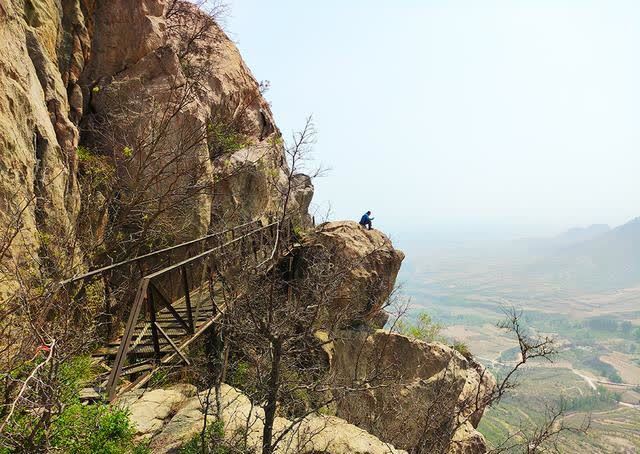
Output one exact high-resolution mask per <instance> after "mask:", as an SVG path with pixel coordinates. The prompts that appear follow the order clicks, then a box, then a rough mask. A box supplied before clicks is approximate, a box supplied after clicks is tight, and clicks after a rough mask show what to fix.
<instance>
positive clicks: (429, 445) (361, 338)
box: [331, 330, 495, 453]
mask: <svg viewBox="0 0 640 454" xmlns="http://www.w3.org/2000/svg"><path fill="white" fill-rule="evenodd" d="M331 364H332V368H333V371H334V373H336V374H337V375H338V376H339V377H340V376H342V377H360V378H361V379H368V380H371V378H372V377H373V380H371V381H372V383H371V387H370V389H367V390H364V391H363V392H357V393H350V394H347V395H346V396H345V397H344V398H342V399H340V401H339V402H338V405H337V415H338V416H339V417H341V418H344V419H346V420H347V421H349V422H351V423H352V424H355V425H357V426H359V427H362V428H363V429H366V430H367V431H369V432H370V433H372V434H374V435H376V436H378V437H380V438H382V439H383V440H387V441H389V442H390V443H393V444H394V445H395V446H398V447H401V448H405V449H412V448H413V449H416V448H419V449H418V452H447V451H448V450H449V449H451V450H453V449H454V447H456V446H458V447H459V446H462V445H464V446H467V447H469V449H470V450H467V449H466V448H465V449H463V450H462V451H459V452H474V453H476V452H484V451H485V450H486V446H485V444H484V438H483V437H482V435H480V434H479V433H478V432H476V431H475V430H474V426H477V424H478V423H479V422H480V418H481V416H482V412H483V410H484V408H477V407H476V406H475V405H474V404H475V402H476V400H475V397H476V395H477V396H478V397H479V399H478V401H479V402H482V401H483V398H484V397H485V396H486V394H487V393H488V392H489V391H490V390H491V389H492V388H493V386H495V380H494V379H493V376H491V375H490V374H488V373H485V372H484V371H483V369H482V368H481V367H480V366H479V365H477V364H476V363H474V362H473V361H470V360H468V359H466V358H465V357H463V356H462V355H461V354H460V353H458V352H457V351H455V350H454V349H453V348H451V347H448V346H446V345H444V344H441V343H437V342H433V343H426V342H423V341H420V340H416V339H412V338H409V337H407V336H403V335H401V334H397V333H391V332H388V331H385V330H376V331H373V332H371V333H366V332H354V331H351V332H343V333H341V336H339V337H338V338H337V340H335V341H334V343H333V351H332V361H331ZM467 419H468V422H465V421H466V420H467ZM459 423H462V424H459ZM459 426H460V427H459ZM452 441H453V442H452ZM471 446H475V447H474V448H473V449H471ZM478 446H479V447H478Z"/></svg>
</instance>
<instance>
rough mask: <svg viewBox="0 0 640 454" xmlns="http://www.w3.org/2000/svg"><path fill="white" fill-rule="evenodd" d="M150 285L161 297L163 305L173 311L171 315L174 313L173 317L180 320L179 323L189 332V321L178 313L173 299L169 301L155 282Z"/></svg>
mask: <svg viewBox="0 0 640 454" xmlns="http://www.w3.org/2000/svg"><path fill="white" fill-rule="evenodd" d="M150 286H151V289H153V292H154V293H155V294H156V295H157V296H158V297H159V299H160V301H161V303H162V305H163V306H164V307H165V308H166V309H167V310H168V311H169V312H170V313H171V315H173V317H174V318H175V319H176V320H177V321H178V323H180V324H181V325H182V327H183V328H184V329H185V331H187V332H189V325H188V324H187V322H185V321H184V319H183V318H182V317H181V316H180V314H178V311H176V310H175V309H174V307H173V306H172V305H171V301H169V299H168V298H167V297H166V296H164V294H163V293H162V292H161V291H160V289H159V288H158V287H156V286H155V284H153V283H151V284H150Z"/></svg>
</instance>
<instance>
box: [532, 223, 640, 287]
mask: <svg viewBox="0 0 640 454" xmlns="http://www.w3.org/2000/svg"><path fill="white" fill-rule="evenodd" d="M551 241H552V243H557V246H556V247H555V248H553V249H555V250H554V251H553V252H551V253H550V254H549V255H547V256H545V257H544V258H541V259H540V260H537V261H536V262H535V263H534V264H532V265H530V266H528V267H526V268H527V272H531V273H535V274H537V275H540V276H545V277H548V278H549V279H550V280H552V281H560V282H561V283H565V284H569V285H570V286H579V287H584V288H588V289H594V290H596V289H597V290H610V289H616V288H624V287H627V286H630V285H634V284H640V217H638V218H635V219H633V220H631V221H629V222H627V223H626V224H623V225H621V226H619V227H616V228H614V229H610V228H609V227H608V226H605V225H602V224H595V225H592V226H590V227H587V228H584V229H571V230H569V231H567V232H565V233H564V234H561V235H559V236H558V237H555V238H554V239H553V240H551ZM563 242H564V243H565V244H564V245H562V243H563ZM558 246H559V247H558Z"/></svg>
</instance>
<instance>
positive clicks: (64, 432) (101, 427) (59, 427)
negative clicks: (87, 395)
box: [51, 403, 149, 454]
mask: <svg viewBox="0 0 640 454" xmlns="http://www.w3.org/2000/svg"><path fill="white" fill-rule="evenodd" d="M51 432H52V438H51V445H52V446H53V447H55V448H57V449H59V450H60V451H62V452H66V453H70V454H94V453H95V454H120V453H131V454H142V453H147V452H149V450H148V449H147V447H146V446H145V445H143V444H140V443H135V442H134V441H133V437H134V435H135V429H134V427H133V426H132V424H131V422H130V421H129V415H128V413H127V412H126V411H125V410H122V409H120V408H116V407H111V406H109V405H107V404H98V405H82V404H79V403H77V404H73V405H70V406H69V407H67V408H66V409H65V410H64V411H63V412H62V413H61V414H60V415H59V416H58V417H57V418H56V419H55V420H54V422H53V424H52V431H51Z"/></svg>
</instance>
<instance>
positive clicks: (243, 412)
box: [121, 384, 404, 454]
mask: <svg viewBox="0 0 640 454" xmlns="http://www.w3.org/2000/svg"><path fill="white" fill-rule="evenodd" d="M192 391H193V390H192V387H191V386H189V385H179V386H177V387H176V386H174V387H172V388H169V389H155V390H150V391H146V392H142V393H140V392H138V393H132V394H129V395H124V396H123V397H122V398H121V405H124V406H126V407H127V408H129V411H130V414H131V420H132V422H133V423H134V424H135V425H136V426H137V431H138V436H139V437H140V438H150V447H151V449H152V451H153V452H154V453H169V452H176V451H177V450H178V449H179V448H180V447H181V446H183V445H184V444H185V443H186V442H188V441H189V440H190V439H191V438H193V437H194V436H196V435H198V434H199V433H200V432H201V431H202V428H203V423H204V417H205V413H207V414H208V415H209V416H208V424H212V423H213V421H214V415H215V411H216V408H217V407H216V404H215V402H214V399H215V392H214V391H213V390H212V391H211V392H209V391H204V392H201V393H200V394H197V395H194V394H193V392H192ZM207 403H209V405H207ZM220 409H221V415H222V421H223V423H224V437H225V440H226V441H227V442H228V443H229V444H230V445H233V446H238V447H240V446H246V447H247V448H248V449H250V450H251V451H253V452H259V451H260V448H261V445H262V429H263V419H264V413H263V412H262V410H261V409H260V408H259V407H256V406H255V405H252V403H251V401H250V400H249V399H248V398H247V396H245V395H244V394H242V393H241V392H240V391H238V390H237V389H235V388H233V387H231V386H228V385H225V384H223V385H222V387H221V390H220ZM291 425H292V422H291V421H289V420H287V419H284V418H276V421H275V436H276V437H277V436H278V435H279V434H280V433H282V431H284V430H286V429H288V428H289V427H290V426H291ZM318 452H323V453H327V454H350V453H361V454H394V453H397V454H400V453H403V452H404V451H402V450H397V449H395V448H394V447H393V446H392V445H390V444H388V443H384V442H382V441H380V440H379V439H378V438H376V437H375V436H373V435H371V434H369V433H367V432H365V431H364V430H362V429H360V428H358V427H356V426H354V425H352V424H349V423H347V422H346V421H344V420H342V419H340V418H336V417H332V416H320V415H312V416H307V417H306V418H304V419H303V420H302V421H300V423H299V424H295V425H294V426H293V430H291V431H290V432H289V434H288V435H286V436H285V437H284V439H283V440H282V442H281V443H280V444H279V445H278V447H277V449H276V453H278V454H288V453H290V454H294V453H295V454H301V453H318Z"/></svg>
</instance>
